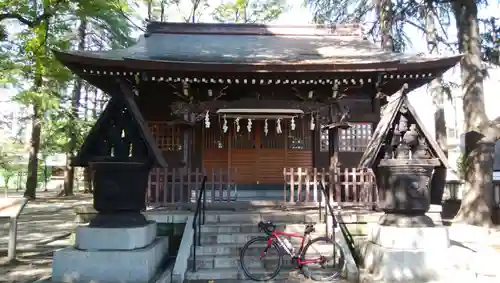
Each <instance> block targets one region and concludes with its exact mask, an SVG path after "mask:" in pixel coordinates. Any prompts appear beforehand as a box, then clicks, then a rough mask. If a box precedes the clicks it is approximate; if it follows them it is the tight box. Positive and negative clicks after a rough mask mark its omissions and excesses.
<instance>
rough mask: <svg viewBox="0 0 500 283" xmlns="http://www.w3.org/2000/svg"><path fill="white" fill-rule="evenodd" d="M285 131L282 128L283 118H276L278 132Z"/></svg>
mask: <svg viewBox="0 0 500 283" xmlns="http://www.w3.org/2000/svg"><path fill="white" fill-rule="evenodd" d="M282 132H283V131H282V130H281V118H278V120H276V133H278V134H281V133H282Z"/></svg>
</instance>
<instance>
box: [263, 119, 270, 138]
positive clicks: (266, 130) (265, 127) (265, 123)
mask: <svg viewBox="0 0 500 283" xmlns="http://www.w3.org/2000/svg"><path fill="white" fill-rule="evenodd" d="M267 133H269V128H268V127H267V119H266V120H264V134H265V135H266V136H267Z"/></svg>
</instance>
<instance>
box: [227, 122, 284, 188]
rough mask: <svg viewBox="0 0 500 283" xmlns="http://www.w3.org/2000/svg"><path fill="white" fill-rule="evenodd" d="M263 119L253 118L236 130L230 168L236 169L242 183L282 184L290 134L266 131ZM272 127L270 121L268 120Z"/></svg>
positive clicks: (238, 179)
mask: <svg viewBox="0 0 500 283" xmlns="http://www.w3.org/2000/svg"><path fill="white" fill-rule="evenodd" d="M264 124H265V122H264V121H263V120H254V121H252V128H251V129H250V132H249V131H248V129H247V128H246V126H244V127H242V128H241V129H240V131H239V132H237V131H236V129H234V128H233V129H232V132H231V135H230V137H231V141H230V147H229V164H228V165H229V167H230V168H234V169H235V170H236V176H235V178H236V180H235V182H236V183H239V184H282V183H283V168H285V167H286V155H287V147H286V137H285V134H283V133H282V134H277V133H276V131H275V130H274V127H273V131H268V134H267V135H266V134H265V132H264V127H265V125H264ZM268 127H269V123H268Z"/></svg>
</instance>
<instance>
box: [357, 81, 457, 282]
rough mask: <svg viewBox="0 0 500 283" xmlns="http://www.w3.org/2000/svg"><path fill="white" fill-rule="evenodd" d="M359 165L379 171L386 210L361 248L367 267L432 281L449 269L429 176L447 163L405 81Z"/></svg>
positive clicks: (388, 276)
mask: <svg viewBox="0 0 500 283" xmlns="http://www.w3.org/2000/svg"><path fill="white" fill-rule="evenodd" d="M360 167H370V168H372V169H373V171H374V172H375V176H376V179H377V186H378V189H379V208H381V209H382V210H383V211H384V215H383V216H381V218H380V220H379V222H378V224H376V225H374V227H372V231H371V233H369V236H368V241H367V242H365V243H364V244H363V245H362V246H361V254H362V256H363V261H364V262H363V263H364V267H365V269H366V271H368V272H370V273H371V274H373V276H374V278H376V279H379V280H380V281H381V282H430V281H433V280H438V279H440V277H442V274H443V270H444V269H446V262H447V258H446V250H447V248H448V247H449V236H448V230H447V228H446V227H444V226H442V225H441V224H440V223H435V222H434V221H433V219H432V218H431V217H429V216H428V215H427V213H428V211H429V209H430V206H431V205H430V203H431V201H430V196H431V190H432V188H431V187H430V180H431V178H432V175H433V172H434V171H435V169H436V168H441V169H442V168H443V167H448V163H447V159H446V156H445V154H444V153H443V151H442V150H441V149H440V148H439V146H438V145H437V143H436V141H435V140H434V139H433V138H432V136H431V135H430V134H429V133H428V132H427V131H426V130H425V129H424V127H423V124H422V122H421V121H420V119H419V118H418V116H417V114H416V112H415V109H414V108H413V107H412V106H411V104H410V103H409V101H408V98H407V96H406V85H405V86H404V87H403V89H401V90H400V92H399V93H398V94H396V95H395V97H394V99H392V100H391V101H390V102H389V103H388V104H387V105H386V106H385V108H384V110H383V116H382V118H381V121H380V122H379V124H378V126H377V129H376V130H375V132H374V135H373V138H372V140H371V142H370V144H369V145H368V148H367V150H366V151H365V153H364V154H363V157H362V159H361V162H360Z"/></svg>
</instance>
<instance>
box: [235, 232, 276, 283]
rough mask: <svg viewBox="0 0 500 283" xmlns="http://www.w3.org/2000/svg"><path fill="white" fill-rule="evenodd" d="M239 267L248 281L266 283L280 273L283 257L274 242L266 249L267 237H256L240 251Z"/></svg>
mask: <svg viewBox="0 0 500 283" xmlns="http://www.w3.org/2000/svg"><path fill="white" fill-rule="evenodd" d="M240 265H241V269H243V272H245V274H246V276H248V277H249V278H250V279H252V280H254V281H267V280H271V279H273V278H274V277H276V276H277V275H278V273H279V272H280V270H281V266H282V265H283V255H282V254H281V252H280V249H279V247H278V244H277V243H276V242H275V241H273V242H272V243H271V245H270V246H269V247H267V237H256V238H253V239H251V240H250V241H248V243H246V244H245V246H243V248H242V249H241V252H240Z"/></svg>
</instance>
